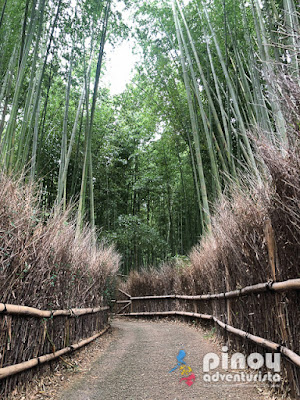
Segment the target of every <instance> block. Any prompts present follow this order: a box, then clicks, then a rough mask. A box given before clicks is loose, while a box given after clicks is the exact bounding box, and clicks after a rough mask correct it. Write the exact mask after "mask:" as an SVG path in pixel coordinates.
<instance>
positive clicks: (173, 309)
mask: <svg viewBox="0 0 300 400" xmlns="http://www.w3.org/2000/svg"><path fill="white" fill-rule="evenodd" d="M299 290H300V279H290V280H287V281H284V282H273V281H269V282H265V283H260V284H257V285H252V286H247V287H244V288H242V289H238V290H233V291H228V292H224V293H218V294H204V295H197V296H189V295H178V294H169V295H161V296H136V297H133V296H130V295H129V294H128V293H126V292H124V291H121V292H122V294H123V295H125V296H126V297H127V300H120V301H117V302H116V304H117V306H118V305H121V304H123V303H124V302H126V304H125V306H123V307H122V308H121V309H120V310H118V311H117V314H119V315H122V316H134V317H145V316H186V317H192V318H199V319H204V320H211V321H214V322H215V323H216V324H217V325H218V327H220V328H222V329H224V330H225V331H226V332H229V333H232V334H233V335H236V336H239V337H241V338H244V339H246V340H248V341H251V342H253V343H255V344H257V345H259V346H262V347H264V348H267V349H268V350H271V351H272V352H280V353H281V354H283V355H284V356H285V358H286V359H287V360H288V361H289V363H292V365H294V366H295V367H296V368H297V370H295V369H292V370H291V369H290V368H289V366H287V375H288V378H289V380H290V384H291V386H292V388H293V394H294V395H295V396H300V387H299V383H300V374H299V369H298V368H299V367H300V355H299V354H297V353H296V352H294V351H292V350H291V349H289V348H288V347H286V346H285V345H283V344H279V343H276V342H274V341H272V340H269V339H268V338H263V337H260V336H257V335H254V334H252V333H250V332H246V331H245V330H242V329H239V328H236V327H234V326H232V325H231V324H229V321H232V318H231V316H230V314H231V306H230V303H229V301H230V300H231V299H239V298H240V297H243V296H249V295H254V294H256V295H260V294H262V293H266V292H267V293H276V292H288V291H296V292H298V293H299ZM220 300H224V301H225V305H224V307H223V309H222V311H223V313H222V315H223V319H225V321H222V320H221V319H220V318H218V317H217V316H215V315H212V314H208V313H199V312H197V311H196V310H198V308H200V309H201V304H200V305H199V301H200V303H201V301H202V302H207V301H220ZM182 302H184V304H181V303H182ZM187 302H188V303H189V302H190V303H191V302H192V305H193V308H194V310H195V311H194V312H191V311H186V310H184V309H185V308H188V309H190V305H188V307H187ZM129 307H130V312H123V311H125V309H126V308H127V309H128V308H129ZM149 308H150V311H143V309H144V310H145V309H148V310H149ZM165 308H169V309H167V310H166V309H165ZM153 309H154V310H153Z"/></svg>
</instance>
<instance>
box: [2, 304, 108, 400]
mask: <svg viewBox="0 0 300 400" xmlns="http://www.w3.org/2000/svg"><path fill="white" fill-rule="evenodd" d="M109 310H110V307H108V306H101V307H90V308H70V309H65V310H40V309H38V308H34V307H28V306H20V305H14V304H6V303H0V318H1V320H0V322H1V321H2V329H0V339H1V340H0V354H1V353H2V359H0V380H4V379H6V378H8V379H14V378H13V375H16V374H19V373H21V372H23V371H28V373H29V370H31V369H32V368H34V367H36V366H39V365H42V364H44V363H47V362H49V361H52V360H55V359H57V358H61V357H62V356H63V355H65V354H68V353H71V352H72V351H75V350H77V349H80V348H81V347H83V346H85V345H87V344H88V343H91V342H92V341H94V340H95V339H97V338H98V337H100V336H101V335H103V334H104V333H105V332H106V331H107V330H108V329H109V328H110V325H109V324H108V311H109ZM28 317H29V318H34V319H35V320H36V321H34V320H30V319H28ZM56 317H65V319H63V320H60V319H59V318H56ZM79 318H80V319H79ZM81 318H82V319H81ZM39 320H41V322H42V323H40V322H39ZM15 324H17V325H15ZM24 324H26V327H25V328H24V329H25V332H26V335H27V333H28V330H30V329H31V330H32V329H33V330H34V329H36V331H35V332H36V333H35V336H36V337H37V341H36V343H35V342H32V340H31V341H30V339H31V338H30V333H28V335H27V338H26V340H27V346H26V353H27V355H28V356H27V357H28V358H27V357H26V356H25V357H26V358H27V360H26V358H25V357H24V358H25V360H26V361H22V358H23V356H22V354H23V351H24V346H23V345H22V343H25V337H24V336H22V333H21V332H22V327H24ZM0 325H1V324H0ZM4 327H6V328H5V329H4ZM27 327H28V328H27ZM0 328H1V326H0ZM14 329H16V332H15V333H14ZM24 329H23V331H24ZM32 334H33V333H32V332H31V335H32ZM86 336H88V337H86ZM56 341H57V343H56ZM32 343H33V344H34V343H35V344H36V345H37V347H36V346H35V345H33V346H32V349H31V344H32ZM56 347H58V349H57V348H56ZM19 348H21V349H23V351H22V350H21V351H20V350H19ZM12 350H14V351H15V352H16V357H15V356H13V357H12V358H11V357H10V360H11V361H12V362H8V361H7V362H6V365H5V363H4V366H3V360H5V356H6V354H8V353H11V351H12ZM18 350H19V351H18ZM13 360H14V361H13ZM18 361H19V362H18ZM20 361H21V362H20ZM1 362H2V363H1ZM10 363H11V365H9V364H10ZM7 364H8V365H7ZM10 377H12V378H10ZM4 382H7V380H6V381H4ZM3 387H4V386H3ZM2 389H3V388H2ZM3 393H4V392H3V391H2V392H1V393H0V397H1V394H3Z"/></svg>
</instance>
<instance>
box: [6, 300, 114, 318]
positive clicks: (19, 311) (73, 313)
mask: <svg viewBox="0 0 300 400" xmlns="http://www.w3.org/2000/svg"><path fill="white" fill-rule="evenodd" d="M106 310H109V307H95V308H70V309H69V310H54V311H49V310H39V309H38V308H34V307H27V306H18V305H14V304H4V303H0V314H10V315H26V316H30V317H38V318H52V317H58V316H62V315H66V316H69V317H78V316H81V315H86V314H95V313H97V312H100V311H106Z"/></svg>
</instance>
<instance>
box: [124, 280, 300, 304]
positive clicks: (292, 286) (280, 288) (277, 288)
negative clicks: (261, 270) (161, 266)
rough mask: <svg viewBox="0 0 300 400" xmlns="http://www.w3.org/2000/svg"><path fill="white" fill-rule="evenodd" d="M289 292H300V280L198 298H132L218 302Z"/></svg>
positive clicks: (137, 298) (260, 285) (171, 296)
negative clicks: (248, 296)
mask: <svg viewBox="0 0 300 400" xmlns="http://www.w3.org/2000/svg"><path fill="white" fill-rule="evenodd" d="M289 290H300V279H299V278H298V279H289V280H287V281H284V282H272V281H270V282H265V283H258V284H257V285H252V286H246V287H244V288H243V289H238V290H232V291H230V292H225V293H217V294H202V295H197V296H187V295H179V294H176V295H175V294H173V295H165V296H144V297H131V300H132V301H133V300H155V299H168V298H173V299H174V298H176V299H182V300H216V299H224V298H225V299H229V298H235V297H240V296H246V295H248V294H252V293H263V292H267V291H274V292H287V291H289Z"/></svg>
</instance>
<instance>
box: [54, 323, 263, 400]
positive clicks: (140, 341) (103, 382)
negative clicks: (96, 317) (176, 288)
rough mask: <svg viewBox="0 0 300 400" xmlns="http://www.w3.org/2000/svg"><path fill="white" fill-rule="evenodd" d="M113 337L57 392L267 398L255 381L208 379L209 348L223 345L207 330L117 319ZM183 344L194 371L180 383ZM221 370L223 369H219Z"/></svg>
mask: <svg viewBox="0 0 300 400" xmlns="http://www.w3.org/2000/svg"><path fill="white" fill-rule="evenodd" d="M112 327H113V329H114V330H115V333H116V334H115V335H114V339H113V340H112V341H111V343H110V344H109V346H108V347H107V349H106V350H105V352H104V353H103V354H102V355H101V356H100V357H99V358H98V359H97V360H96V361H95V362H94V363H93V365H92V368H90V370H89V371H88V372H87V373H85V374H84V375H83V376H81V377H80V378H79V379H75V381H74V380H72V381H71V382H70V383H69V385H68V386H67V387H66V388H65V389H64V390H63V392H62V393H60V394H58V397H57V399H59V400H69V399H72V400H175V399H176V400H194V399H195V400H196V399H197V400H201V399H209V400H221V399H222V400H226V399H231V400H233V399H234V400H238V399H243V400H262V399H264V400H266V399H269V397H268V395H267V394H266V392H265V391H264V390H263V389H264V388H263V387H262V386H260V387H258V385H257V384H255V383H244V384H242V383H224V382H223V383H222V382H216V383H205V382H204V381H203V373H202V360H203V357H204V355H205V354H206V353H209V352H215V353H218V354H220V346H219V345H217V344H216V343H214V342H213V341H212V340H211V339H209V338H208V337H206V336H205V335H204V334H203V331H200V330H197V329H195V328H194V327H191V326H188V325H185V324H183V323H175V322H168V321H159V322H152V321H140V320H115V321H114V322H113V323H112ZM181 349H184V351H185V353H186V356H185V358H184V360H185V361H186V364H187V366H190V367H191V368H192V373H194V374H195V377H196V379H195V382H194V384H193V385H191V386H188V385H187V384H186V382H185V381H182V382H180V377H181V372H180V370H179V369H176V370H175V371H173V372H171V373H170V372H169V371H170V370H171V369H172V368H173V367H175V366H176V364H177V360H176V356H177V355H178V353H179V350H181ZM219 371H220V372H222V371H221V370H219Z"/></svg>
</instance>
